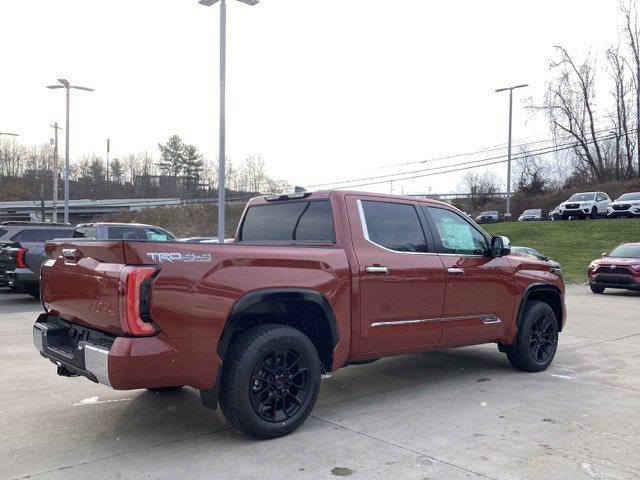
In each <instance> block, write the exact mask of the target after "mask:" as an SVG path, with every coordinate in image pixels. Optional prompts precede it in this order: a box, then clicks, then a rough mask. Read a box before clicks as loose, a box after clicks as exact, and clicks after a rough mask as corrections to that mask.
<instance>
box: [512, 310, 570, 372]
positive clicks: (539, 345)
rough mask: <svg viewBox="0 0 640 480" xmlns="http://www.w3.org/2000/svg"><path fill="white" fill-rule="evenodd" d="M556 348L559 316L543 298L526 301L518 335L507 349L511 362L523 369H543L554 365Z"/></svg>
mask: <svg viewBox="0 0 640 480" xmlns="http://www.w3.org/2000/svg"><path fill="white" fill-rule="evenodd" d="M557 348H558V320H557V319H556V315H555V313H554V312H553V309H552V308H551V307H550V306H549V305H548V304H546V303H544V302H539V301H530V302H527V304H526V305H525V307H524V311H523V312H522V319H521V321H520V324H519V325H518V336H517V337H516V340H515V342H514V343H513V345H510V348H509V349H508V350H507V358H508V359H509V363H511V365H513V367H515V368H516V369H518V370H522V371H524V372H541V371H543V370H546V369H547V368H548V367H549V365H551V362H552V361H553V359H554V357H555V355H556V350H557Z"/></svg>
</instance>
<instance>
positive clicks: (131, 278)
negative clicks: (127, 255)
mask: <svg viewBox="0 0 640 480" xmlns="http://www.w3.org/2000/svg"><path fill="white" fill-rule="evenodd" d="M157 271H158V270H157V269H156V268H155V267H124V268H123V269H122V273H121V274H120V323H121V324H122V330H123V331H124V332H125V333H126V334H128V335H134V336H149V335H155V334H156V333H158V329H157V328H156V327H155V325H153V323H151V319H150V318H149V311H148V308H149V305H148V303H149V292H148V288H149V285H148V283H149V282H147V280H149V279H150V278H151V277H153V276H154V275H155V274H156V272H157Z"/></svg>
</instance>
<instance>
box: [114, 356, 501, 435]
mask: <svg viewBox="0 0 640 480" xmlns="http://www.w3.org/2000/svg"><path fill="white" fill-rule="evenodd" d="M510 371H511V372H513V369H512V368H511V367H510V366H509V364H508V363H507V361H506V358H505V357H504V355H503V354H501V353H499V352H498V350H497V348H496V347H495V345H491V346H486V345H485V346H481V347H470V348H463V349H455V350H449V351H444V352H433V353H423V354H418V355H408V356H398V357H391V358H386V359H383V360H380V361H378V362H375V363H373V364H369V365H360V366H350V367H347V368H344V369H342V370H340V371H338V372H337V373H336V374H334V375H333V376H332V377H331V378H327V379H325V380H323V382H322V387H321V390H320V396H319V398H318V402H317V404H316V407H315V409H314V412H318V410H319V409H322V408H323V407H330V406H332V405H336V404H339V403H341V402H348V401H351V400H356V399H359V398H363V397H368V396H374V395H375V397H376V398H375V402H376V404H385V403H386V402H388V403H389V406H391V405H393V402H394V401H395V400H394V399H397V398H398V391H399V390H402V389H415V388H422V389H424V392H425V395H429V392H430V391H432V392H433V393H441V392H442V390H443V389H445V390H446V389H448V388H450V385H447V384H446V382H447V381H453V382H460V384H463V383H470V382H473V383H474V384H475V383H477V382H486V381H490V380H491V378H489V377H491V376H492V375H493V376H495V375H496V374H498V375H503V374H505V373H508V372H510ZM489 372H490V373H489ZM454 377H460V378H459V379H455V378H454ZM119 393H120V394H121V395H122V396H123V397H126V401H124V400H123V401H121V402H120V401H119V402H118V403H114V404H113V405H116V406H117V407H114V408H118V409H121V410H120V413H119V414H118V413H116V412H113V413H114V414H115V418H117V420H116V423H115V424H114V425H113V434H114V435H116V436H118V437H121V438H123V439H125V438H127V437H129V439H130V440H131V436H133V437H135V436H140V437H141V439H142V438H144V441H145V443H146V442H149V441H151V442H154V441H155V440H156V439H158V440H160V439H162V440H163V441H178V440H180V439H187V438H194V437H201V436H207V435H213V434H218V433H221V432H228V433H225V434H224V437H225V441H226V440H228V437H231V438H236V437H238V440H239V441H251V439H250V438H249V437H247V436H244V435H241V434H239V433H238V432H237V431H235V430H234V429H233V427H232V426H231V425H230V424H229V423H228V422H227V421H226V419H225V418H224V416H223V415H222V413H221V412H220V409H218V410H216V411H215V412H214V411H211V410H208V409H206V408H205V407H204V406H202V404H201V402H200V395H199V393H198V392H197V391H196V390H193V389H190V388H184V389H182V390H180V391H177V392H171V393H154V392H149V391H144V390H137V391H132V392H119ZM313 414H314V413H313V412H312V415H313ZM214 437H216V438H217V436H216V435H214ZM171 439H173V440H171Z"/></svg>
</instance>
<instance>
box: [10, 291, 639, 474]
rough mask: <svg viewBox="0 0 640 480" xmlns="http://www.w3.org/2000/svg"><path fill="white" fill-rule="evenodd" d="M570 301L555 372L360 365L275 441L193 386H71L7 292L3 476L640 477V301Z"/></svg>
mask: <svg viewBox="0 0 640 480" xmlns="http://www.w3.org/2000/svg"><path fill="white" fill-rule="evenodd" d="M567 304H568V308H569V320H568V325H567V328H566V330H565V332H564V333H563V334H561V338H560V347H559V350H558V355H557V357H556V361H555V362H554V364H553V365H552V367H551V368H550V369H549V370H548V371H547V372H544V373H540V374H525V373H520V372H516V371H515V370H513V369H511V368H510V366H509V365H508V363H507V361H506V359H505V358H504V356H503V355H502V354H500V353H499V352H498V350H497V348H496V347H495V346H493V345H484V346H478V347H470V348H463V349H456V350H450V351H446V352H440V353H428V354H422V355H411V356H405V357H397V358H389V359H384V360H380V361H379V362H376V363H374V364H371V365H365V366H358V367H348V368H346V369H343V370H341V371H340V372H338V373H337V374H336V375H334V376H333V377H332V378H329V379H326V380H324V381H323V385H322V392H321V395H320V399H319V401H318V404H317V406H316V408H315V410H314V411H313V413H312V417H311V418H309V420H308V421H307V422H306V423H305V424H304V425H303V426H302V427H301V428H300V429H299V430H298V431H297V432H295V433H294V434H292V435H290V436H288V437H285V438H282V439H277V440H271V441H266V442H259V441H255V440H251V439H249V438H247V437H245V436H244V435H242V434H240V433H238V432H236V431H234V430H233V429H231V428H230V427H229V426H228V424H227V423H226V422H225V420H224V418H223V417H222V415H221V414H220V413H219V412H211V411H208V410H206V409H204V408H203V407H202V406H201V405H200V399H199V396H198V394H197V392H195V391H192V390H189V389H184V390H183V391H181V392H177V393H171V394H162V395H158V394H153V393H149V392H147V391H132V392H116V391H113V390H110V389H108V388H106V387H103V386H100V385H95V384H93V383H91V382H89V381H87V380H84V379H79V378H75V379H66V378H62V377H58V376H56V374H55V369H54V367H53V365H52V364H51V363H49V362H48V361H47V360H44V359H43V358H41V357H40V356H39V355H38V354H37V353H36V351H35V350H34V347H33V345H32V340H31V325H32V323H33V321H34V320H35V318H36V316H37V314H38V313H39V311H40V305H39V303H38V302H37V301H35V300H33V299H31V298H30V297H28V296H25V295H17V294H14V293H12V292H10V291H9V290H6V289H0V365H2V369H1V370H0V385H1V386H2V393H1V394H0V478H2V479H5V478H8V479H13V478H37V479H65V480H68V479H75V478H83V479H85V478H92V479H94V478H95V479H99V478H109V479H112V478H124V479H139V478H140V479H141V478H145V479H146V478H154V479H155V478H166V479H176V478H180V479H181V480H186V479H191V478H208V479H233V478H238V479H260V480H265V479H278V480H282V479H298V478H300V479H323V478H328V479H331V478H336V477H349V478H350V479H378V478H380V479H387V478H388V479H420V480H426V479H446V480H449V479H452V480H457V479H468V478H490V479H542V478H544V479H638V478H640V295H638V294H632V293H627V292H612V293H609V292H607V293H606V294H605V295H593V294H591V293H590V292H589V291H588V289H587V288H586V287H583V286H571V287H568V296H567Z"/></svg>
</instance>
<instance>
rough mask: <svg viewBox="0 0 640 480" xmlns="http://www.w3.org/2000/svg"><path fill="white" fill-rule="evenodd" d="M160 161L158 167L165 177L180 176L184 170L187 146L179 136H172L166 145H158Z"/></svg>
mask: <svg viewBox="0 0 640 480" xmlns="http://www.w3.org/2000/svg"><path fill="white" fill-rule="evenodd" d="M158 148H159V149H160V161H159V162H158V167H160V170H161V171H162V173H163V174H165V175H173V176H177V175H179V174H180V173H181V172H182V170H183V162H184V149H185V145H184V143H183V142H182V139H181V138H180V137H179V136H178V135H172V136H171V137H170V138H169V141H168V142H167V143H166V144H164V145H163V144H161V143H160V144H158Z"/></svg>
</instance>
